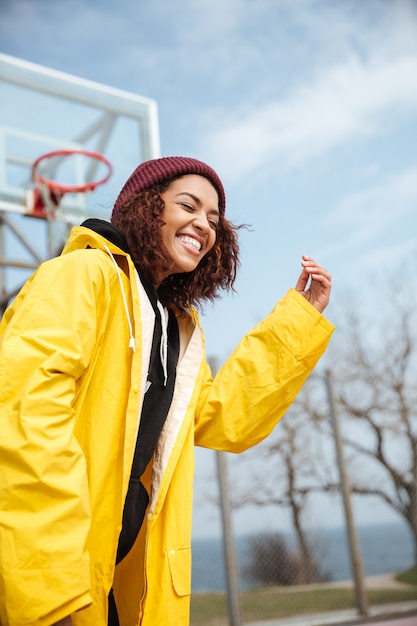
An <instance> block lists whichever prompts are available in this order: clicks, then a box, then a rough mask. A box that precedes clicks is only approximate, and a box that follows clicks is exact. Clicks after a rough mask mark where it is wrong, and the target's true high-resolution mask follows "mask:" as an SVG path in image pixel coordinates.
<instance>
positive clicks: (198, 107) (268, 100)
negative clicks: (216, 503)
mask: <svg viewBox="0 0 417 626" xmlns="http://www.w3.org/2000/svg"><path fill="white" fill-rule="evenodd" d="M1 12H2V19H1V22H0V42H1V43H0V51H1V52H4V53H7V54H9V55H12V56H16V57H19V58H22V59H25V60H27V61H31V62H34V63H37V64H41V65H45V66H47V67H51V68H53V69H56V70H61V71H63V72H66V73H70V74H74V75H77V76H80V77H82V78H86V79H90V80H93V81H96V82H100V83H104V84H106V85H110V86H112V87H116V88H120V89H123V90H126V91H129V92H133V93H137V94H139V95H142V96H146V97H148V98H152V99H154V100H156V102H157V104H158V111H159V126H160V135H161V152H162V154H163V155H164V156H167V155H171V154H182V155H187V156H194V157H197V158H200V159H202V160H205V161H207V162H209V163H210V164H211V165H212V166H213V167H215V169H217V171H218V173H219V175H220V176H221V178H222V179H223V181H224V184H225V187H226V193H227V201H228V202H227V203H228V215H229V217H230V219H232V221H234V222H235V223H247V224H250V225H251V230H250V231H249V230H248V231H242V233H241V250H242V254H241V261H242V266H241V270H240V274H239V278H238V281H237V284H236V289H237V294H235V295H230V296H227V297H224V298H223V299H222V300H220V301H219V302H218V303H216V305H215V306H214V307H211V306H209V307H207V309H206V311H205V315H204V317H203V324H204V327H205V331H206V337H207V350H208V353H209V354H212V355H216V356H217V357H218V359H219V360H220V362H221V361H222V360H223V359H224V358H225V357H226V356H227V355H228V354H229V353H230V351H231V350H232V349H233V347H234V346H235V344H236V343H237V341H238V340H239V339H240V337H241V336H242V335H243V334H244V332H246V331H247V330H249V329H250V328H251V327H252V326H253V325H254V324H255V323H256V322H257V321H259V320H260V319H261V318H262V316H264V315H265V314H266V313H268V312H269V310H270V309H271V308H272V306H273V305H274V303H275V301H276V300H277V299H278V298H279V297H280V296H281V295H283V294H284V293H285V292H286V290H287V289H288V288H289V287H290V286H293V285H294V284H295V282H296V279H297V276H298V273H299V270H300V258H301V254H303V253H306V254H310V255H311V256H313V257H315V258H316V259H317V260H318V261H320V262H321V263H322V264H323V265H325V266H326V267H327V268H328V269H329V270H330V271H331V273H332V275H333V282H334V289H333V302H332V305H331V306H330V307H329V309H328V311H327V315H328V317H329V318H330V319H331V320H332V321H337V320H335V319H334V317H335V316H336V311H337V306H338V301H339V299H340V298H341V297H342V295H343V294H346V292H349V291H351V292H352V294H353V295H355V294H356V296H357V297H359V298H360V293H361V290H363V289H366V290H368V289H369V288H370V287H372V284H373V282H374V280H375V279H376V278H377V279H381V278H382V277H383V276H384V274H385V273H387V272H388V273H389V272H391V271H392V269H393V268H396V267H400V266H401V264H402V263H406V261H407V259H408V258H409V257H410V255H415V254H416V251H417V228H416V226H417V218H416V206H417V147H416V146H417V142H416V138H417V2H416V1H414V0H367V1H366V2H360V1H359V0H194V1H193V0H176V2H172V1H171V0H153V1H150V0H147V1H145V0H142V1H133V0H119V1H118V2H117V3H115V2H110V1H109V0H90V1H89V2H87V1H82V0H72V1H71V2H65V1H61V2H53V1H52V0H1ZM115 165H116V166H117V164H115ZM197 458H198V457H197ZM208 462H209V461H207V459H206V457H205V454H203V462H202V463H201V467H202V468H205V467H206V463H208ZM200 471H201V475H200V473H199V472H200ZM204 471H206V470H204V469H201V470H200V468H199V469H198V472H197V480H200V478H201V479H204V476H207V474H204ZM361 515H362V517H361V519H362V518H363V519H364V520H365V521H366V520H368V519H371V518H369V515H368V516H366V515H365V513H363V514H361ZM375 515H377V514H375ZM378 515H379V513H378ZM371 521H372V519H371ZM197 523H198V524H199V528H205V522H204V519H203V516H201V520H200V521H198V520H197ZM245 523H246V522H245ZM242 524H243V526H242V528H243V527H244V523H243V522H242ZM245 528H246V527H245Z"/></svg>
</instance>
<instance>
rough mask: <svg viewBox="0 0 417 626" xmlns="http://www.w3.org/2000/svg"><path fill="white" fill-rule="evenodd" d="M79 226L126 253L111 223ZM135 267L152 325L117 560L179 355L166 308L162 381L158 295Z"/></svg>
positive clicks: (134, 525)
mask: <svg viewBox="0 0 417 626" xmlns="http://www.w3.org/2000/svg"><path fill="white" fill-rule="evenodd" d="M81 226H84V227H85V228H89V229H90V230H93V231H94V232H96V233H98V234H100V235H102V236H103V237H105V238H106V239H107V240H108V241H110V242H111V243H113V244H115V245H116V246H117V247H118V248H120V249H121V250H123V251H124V252H127V253H129V248H128V245H127V241H126V238H125V236H124V234H123V233H122V232H121V231H120V230H118V229H117V228H116V227H115V226H113V224H110V223H109V222H105V221H103V220H100V219H96V218H90V219H87V220H85V221H84V222H83V223H82V224H81ZM136 270H137V272H138V274H139V277H140V279H141V282H142V284H143V286H144V289H145V291H146V294H147V296H148V298H149V301H150V303H151V304H152V307H153V310H154V312H155V326H154V331H153V338H152V348H151V356H150V360H149V369H148V390H147V391H146V393H145V397H144V402H143V407H142V413H141V418H140V425H139V432H138V437H137V440H136V447H135V454H134V458H133V464H132V471H131V475H130V480H129V488H128V492H127V495H126V500H125V505H124V510H123V523H122V531H121V533H120V537H119V545H118V548H117V557H116V563H119V562H120V561H121V560H122V559H123V558H124V557H125V556H126V555H127V554H128V552H129V551H130V549H131V548H132V546H133V544H134V542H135V539H136V537H137V535H138V533H139V530H140V528H141V526H142V523H143V518H144V516H145V512H146V508H147V506H148V503H149V494H148V492H147V491H146V489H145V487H144V486H143V484H142V482H141V480H140V478H141V476H142V474H143V472H144V471H145V469H146V466H147V465H148V463H149V461H150V460H151V458H152V455H153V453H154V450H155V446H156V444H157V441H158V438H159V435H160V434H161V431H162V428H163V426H164V423H165V420H166V417H167V414H168V411H169V407H170V405H171V402H172V396H173V393H174V385H175V375H176V369H177V363H178V355H179V333H178V324H177V320H176V318H175V315H174V313H173V312H172V311H171V310H168V313H169V318H168V327H167V334H168V354H167V380H166V384H164V371H163V367H162V363H161V357H160V344H161V337H162V323H163V321H162V320H161V314H160V312H159V309H158V306H157V302H158V296H157V293H156V291H155V289H154V287H153V285H152V284H150V283H149V281H146V280H145V279H144V276H143V272H142V271H141V269H140V267H137V266H136ZM132 382H133V381H132Z"/></svg>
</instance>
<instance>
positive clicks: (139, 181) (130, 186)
mask: <svg viewBox="0 0 417 626" xmlns="http://www.w3.org/2000/svg"><path fill="white" fill-rule="evenodd" d="M187 174H198V175H199V176H204V178H207V179H208V180H209V181H210V182H211V184H212V185H213V187H214V188H215V190H216V191H217V195H218V196H219V211H220V213H221V214H224V211H225V208H226V197H225V193H224V189H223V185H222V182H221V180H220V178H219V177H218V176H217V174H216V172H215V171H214V170H213V169H212V168H211V167H210V166H209V165H206V164H205V163H203V162H202V161H197V159H191V158H188V157H163V158H161V159H151V160H150V161H145V162H144V163H141V164H140V165H138V167H137V168H136V169H135V171H134V172H133V174H132V175H131V176H130V177H129V178H128V179H127V181H126V183H125V185H124V187H123V188H122V190H121V192H120V194H119V196H118V198H117V200H116V202H115V204H114V207H113V212H112V219H113V218H114V217H115V216H116V215H117V214H118V213H119V212H120V211H122V210H123V205H124V203H125V202H126V200H127V198H128V197H129V196H131V195H135V194H137V193H140V192H141V191H144V190H145V189H150V188H151V187H154V186H155V185H159V184H160V183H162V182H163V181H164V180H167V178H176V177H179V176H185V175H187Z"/></svg>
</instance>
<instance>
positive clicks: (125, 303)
mask: <svg viewBox="0 0 417 626" xmlns="http://www.w3.org/2000/svg"><path fill="white" fill-rule="evenodd" d="M103 245H104V247H105V249H106V250H107V252H108V254H109V256H110V258H111V260H112V261H113V263H114V266H115V268H116V272H117V276H118V278H119V284H120V289H121V292H122V298H123V304H124V307H125V312H126V318H127V324H128V326H129V348H131V349H132V350H133V352H135V345H136V344H135V338H134V336H133V328H132V322H131V319H130V315H129V308H128V306H127V300H126V294H125V290H124V288H123V281H122V276H121V273H120V267H119V266H118V265H117V262H116V259H115V258H114V256H113V255H112V253H111V252H110V250H109V248H108V247H107V246H106V244H105V243H103Z"/></svg>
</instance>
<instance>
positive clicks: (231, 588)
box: [216, 451, 241, 626]
mask: <svg viewBox="0 0 417 626" xmlns="http://www.w3.org/2000/svg"><path fill="white" fill-rule="evenodd" d="M216 457H217V475H218V480H219V491H220V508H221V515H222V527H223V546H224V555H225V566H226V583H227V601H228V607H229V619H230V625H231V626H240V624H241V619H240V595H239V578H238V568H237V563H236V553H235V543H234V537H233V529H232V517H231V506H230V496H229V479H228V474H227V459H226V453H225V452H219V451H217V452H216Z"/></svg>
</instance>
